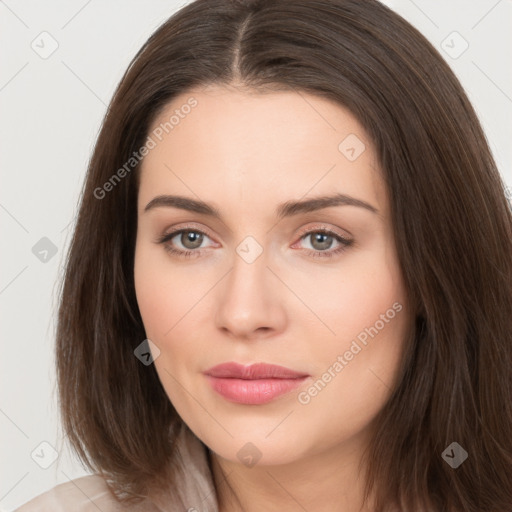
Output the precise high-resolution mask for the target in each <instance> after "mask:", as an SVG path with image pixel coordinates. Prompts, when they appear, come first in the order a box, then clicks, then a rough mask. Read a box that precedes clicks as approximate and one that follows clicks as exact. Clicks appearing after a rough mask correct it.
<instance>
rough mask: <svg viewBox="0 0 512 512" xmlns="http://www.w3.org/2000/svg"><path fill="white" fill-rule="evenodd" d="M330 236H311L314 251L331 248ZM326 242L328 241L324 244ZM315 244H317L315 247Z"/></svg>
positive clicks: (321, 234)
mask: <svg viewBox="0 0 512 512" xmlns="http://www.w3.org/2000/svg"><path fill="white" fill-rule="evenodd" d="M331 238H332V236H331V235H328V234H326V233H317V234H316V235H314V236H313V244H312V245H313V247H315V249H329V247H330V246H331V243H332V240H331ZM326 240H328V241H329V242H328V243H326ZM315 244H318V245H316V246H315Z"/></svg>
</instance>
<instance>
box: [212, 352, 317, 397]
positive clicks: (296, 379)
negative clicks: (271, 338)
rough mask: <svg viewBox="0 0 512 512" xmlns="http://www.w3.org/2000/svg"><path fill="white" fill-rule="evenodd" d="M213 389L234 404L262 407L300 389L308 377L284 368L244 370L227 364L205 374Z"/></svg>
mask: <svg viewBox="0 0 512 512" xmlns="http://www.w3.org/2000/svg"><path fill="white" fill-rule="evenodd" d="M204 375H205V376H206V378H207V380H208V382H209V384H210V386H211V387H212V388H213V390H214V391H216V392H217V393H219V394H220V395H221V396H223V397H224V398H225V399H227V400H229V401H230V402H236V403H239V404H246V405H260V404H265V403H267V402H270V401H272V400H274V399H275V398H277V397H278V396H281V395H283V394H285V393H288V392H289V391H291V390H293V389H295V388H297V387H298V386H300V385H301V384H302V383H303V382H304V381H305V380H306V379H307V378H308V377H309V375H308V374H307V373H303V372H296V371H294V370H291V369H290V368H285V367H284V366H278V365H274V364H267V363H257V364H252V365H250V366H243V365H241V364H238V363H234V362H231V363H223V364H219V365H217V366H214V367H212V368H210V369H209V370H206V371H205V372H204Z"/></svg>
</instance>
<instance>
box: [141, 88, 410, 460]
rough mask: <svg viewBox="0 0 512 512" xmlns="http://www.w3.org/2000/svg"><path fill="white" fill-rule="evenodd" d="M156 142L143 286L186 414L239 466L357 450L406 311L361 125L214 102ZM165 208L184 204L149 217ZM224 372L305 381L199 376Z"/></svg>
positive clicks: (252, 104)
mask: <svg viewBox="0 0 512 512" xmlns="http://www.w3.org/2000/svg"><path fill="white" fill-rule="evenodd" d="M172 116H174V117H172ZM170 119H171V120H170ZM165 123H167V124H165ZM149 136H150V137H151V140H152V142H148V154H147V155H146V156H145V158H144V161H143V164H142V168H141V176H140V178H141V180H140V190H139V196H138V232H137V243H136V252H135V269H134V271H135V286H136V294H137V301H138V305H139V308H140V312H141V315H142V319H143V322H144V327H145V330H146V335H147V338H148V339H149V340H151V342H152V343H153V344H154V345H152V346H153V348H154V347H157V348H158V350H156V349H154V351H153V355H154V356H155V361H154V364H155V366H156V370H157V372H158V375H159V378H160V380H161V382H162V385H163V387H164V389H165V391H166V393H167V395H168V397H169V399H170V400H171V402H172V404H173V405H174V407H175V408H176V410H177V411H178V413H179V415H180V416H181V417H182V418H183V420H184V421H185V422H186V423H187V424H188V426H189V427H190V428H191V429H192V431H193V432H194V433H195V434H196V435H197V436H198V437H199V438H200V439H201V440H202V441H203V442H204V443H205V444H206V445H207V446H209V447H210V448H211V449H212V450H213V451H214V452H216V453H217V454H218V455H220V456H221V457H223V458H225V459H229V460H231V461H234V462H236V461H238V462H240V463H243V464H246V465H250V464H253V463H254V462H257V463H259V464H281V463H288V462H293V461H296V460H299V459H303V458H305V457H308V456H314V455H318V454H320V453H322V452H324V453H326V452H330V453H333V450H334V451H336V450H337V449H338V448H341V447H345V448H347V447H350V446H352V445H353V443H354V442H355V441H356V440H358V439H359V440H361V439H363V438H364V437H365V435H366V434H367V433H368V432H369V426H370V422H371V421H372V419H373V418H374V417H375V416H376V414H377V413H378V412H379V410H380V409H381V408H382V407H383V405H384V404H385V402H386V401H387V400H388V398H389V396H390V393H391V390H392V388H393V386H394V384H395V382H396V377H397V372H398V368H399V360H400V357H401V354H402V351H403V349H404V339H405V338H406V332H407V328H408V325H409V320H408V318H409V311H408V309H407V304H406V296H405V290H404V287H403V282H402V276H401V273H400V269H399V265H398V261H397V255H396V251H395V247H394V240H393V234H392V226H391V221H390V212H389V204H388V198H387V194H386V190H385V187H384V184H383V180H382V178H381V172H380V170H379V165H378V162H377V160H376V155H375V152H374V149H373V147H372V143H371V141H370V140H369V138H368V136H367V135H366V133H365V132H364V131H363V129H362V127H361V125H360V124H359V123H358V122H357V121H356V119H355V118H354V117H353V116H352V115H351V114H350V113H349V112H348V111H347V110H346V109H344V108H342V107H341V106H339V105H337V104H335V103H332V102H330V101H328V100H325V99H322V98H319V97H316V96H313V95H309V94H305V93H300V94H299V93H295V92H272V93H267V94H257V93H253V94H248V93H242V92H238V91H236V90H234V89H228V88H220V87H210V88H208V89H195V90H193V91H191V92H190V93H186V94H183V95H181V96H179V97H176V98H175V99H174V100H173V101H172V103H171V104H169V105H168V107H167V108H166V110H165V111H164V112H163V113H162V114H161V115H160V116H159V118H158V119H157V120H156V121H155V122H154V123H153V125H152V127H151V130H150V133H149ZM148 141H149V139H148ZM166 195H167V196H176V197H177V196H179V197H180V198H182V199H180V200H176V199H175V200H174V202H173V201H171V200H170V199H168V200H167V201H165V200H161V201H160V202H159V203H158V202H153V206H152V207H149V208H148V204H150V202H151V201H152V200H154V198H156V197H158V196H166ZM321 198H331V201H330V202H327V201H326V200H324V199H321ZM203 202H204V203H207V204H208V205H209V207H206V206H203V205H202V203H203ZM213 212H215V213H216V214H213ZM180 230H187V231H186V232H184V233H179V231H180ZM172 233H175V234H174V235H172ZM166 235H169V236H167V240H166V241H165V242H164V243H159V242H158V240H159V239H162V238H163V237H165V236H166ZM170 251H172V252H170ZM185 254H188V256H185ZM142 341H143V340H141V342H142ZM229 362H234V363H238V364H239V365H242V366H248V365H252V364H253V363H267V364H269V365H279V366H282V367H285V368H288V369H289V370H291V371H293V372H295V373H292V374H283V373H270V374H265V373H264V371H263V373H258V372H257V371H256V372H254V373H250V372H249V373H247V374H244V375H238V374H236V373H234V374H233V373H232V374H229V373H222V372H220V373H217V374H216V375H217V377H215V376H208V375H206V374H205V372H208V371H209V369H211V368H212V367H214V366H216V365H219V364H221V363H229ZM260 370H261V367H260ZM263 370H264V369H263ZM210 373H213V372H210ZM236 376H238V377H239V378H235V377H236ZM240 377H244V378H240ZM276 377H279V378H276ZM251 461H252V462H251Z"/></svg>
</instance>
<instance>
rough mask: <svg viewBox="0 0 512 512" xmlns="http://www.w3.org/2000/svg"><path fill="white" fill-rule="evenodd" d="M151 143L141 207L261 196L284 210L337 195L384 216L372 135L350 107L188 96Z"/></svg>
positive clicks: (212, 89) (272, 96) (204, 91)
mask: <svg viewBox="0 0 512 512" xmlns="http://www.w3.org/2000/svg"><path fill="white" fill-rule="evenodd" d="M148 135H149V136H150V137H151V138H152V140H153V142H154V147H153V149H151V150H150V151H149V153H148V154H147V155H146V156H145V157H144V160H143V162H142V166H141V181H140V190H139V205H140V208H141V207H142V208H143V206H141V205H142V203H143V202H144V205H145V204H146V203H147V202H148V201H149V200H151V198H152V197H153V196H154V195H157V194H165V193H168V194H170V193H183V194H186V195H189V196H191V195H196V196H198V197H201V198H205V199H207V198H208V199H211V201H212V202H215V203H217V202H218V203H225V202H226V200H227V199H228V198H230V200H231V201H234V202H235V203H238V204H240V202H242V203H243V204H245V205H248V204H253V205H256V203H257V202H258V201H257V199H258V197H259V198H261V197H262V196H264V198H265V199H264V201H265V202H268V201H271V202H275V203H276V204H277V203H280V202H282V201H286V200H289V199H291V198H295V199H298V198H301V197H304V196H305V195H306V194H310V195H318V194H324V193H333V192H336V191H338V192H342V193H345V194H351V195H354V196H355V197H358V196H359V197H360V198H361V199H363V200H365V201H368V202H371V203H373V204H375V205H376V207H377V208H379V206H380V208H382V206H383V202H385V195H384V190H383V183H382V179H381V176H380V171H379V168H378V163H377V162H376V160H375V152H374V150H373V147H372V142H371V140H370V139H369V137H368V135H367V134H366V133H365V131H364V129H363V128H362V126H361V125H360V123H359V122H358V121H357V119H356V118H355V117H354V116H353V115H352V114H351V113H350V112H349V111H348V110H347V109H346V108H344V107H343V106H341V105H339V104H337V103H335V102H332V101H330V100H328V99H325V98H321V97H319V96H316V95H311V94H307V93H304V92H295V91H279V92H265V93H261V92H248V91H240V90H236V89H233V88H227V87H219V86H209V87H208V88H200V89H199V88H196V89H191V90H190V91H188V92H186V93H183V94H180V95H179V96H176V97H175V98H174V99H173V100H172V101H171V102H170V103H169V104H168V105H167V106H166V107H165V108H164V109H163V110H162V112H161V113H160V114H159V115H158V117H157V118H156V119H155V120H154V121H153V123H152V125H151V128H150V130H149V133H148ZM213 196H215V197H213ZM217 199H218V201H217ZM261 201H263V199H261ZM261 201H260V203H261ZM380 208H379V209H380Z"/></svg>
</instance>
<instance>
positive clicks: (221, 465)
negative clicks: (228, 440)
mask: <svg viewBox="0 0 512 512" xmlns="http://www.w3.org/2000/svg"><path fill="white" fill-rule="evenodd" d="M360 448H362V447H360ZM361 453H362V449H357V448H355V447H354V445H353V443H352V444H351V446H350V449H348V448H347V447H346V446H338V447H336V448H334V449H330V450H329V451H328V452H323V453H317V454H314V455H310V456H309V457H306V458H302V459H300V460H297V461H294V462H293V463H291V464H283V465H269V466H265V465H259V464H257V465H255V466H253V467H247V466H244V465H243V464H240V463H237V462H233V461H231V460H227V459H224V458H222V457H220V456H219V455H218V454H216V453H215V452H211V451H209V459H210V465H211V470H212V476H213V480H214V484H215V488H216V491H217V499H218V503H219V512H261V510H265V511H266V512H277V511H279V512H282V511H283V510H297V511H303V510H315V512H332V511H333V510H337V511H340V510H341V511H343V512H369V511H371V510H372V509H371V508H368V505H365V506H363V492H364V489H363V487H364V473H363V470H362V468H361V469H360V468H359V465H360V460H361ZM370 501H371V500H370Z"/></svg>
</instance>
